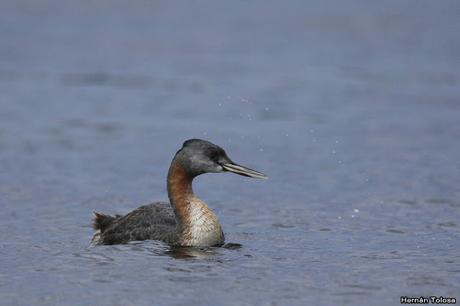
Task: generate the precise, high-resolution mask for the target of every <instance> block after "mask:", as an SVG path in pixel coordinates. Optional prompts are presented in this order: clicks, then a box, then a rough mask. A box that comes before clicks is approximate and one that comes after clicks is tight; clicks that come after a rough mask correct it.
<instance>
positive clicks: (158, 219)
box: [91, 202, 179, 245]
mask: <svg viewBox="0 0 460 306" xmlns="http://www.w3.org/2000/svg"><path fill="white" fill-rule="evenodd" d="M94 228H95V229H96V230H97V232H96V233H95V235H94V237H93V239H92V241H91V244H92V245H99V244H121V243H127V242H129V241H134V240H161V241H164V242H166V243H169V244H176V243H177V241H178V239H179V235H178V232H179V230H178V226H177V222H176V219H175V215H174V211H173V209H172V207H171V205H170V204H169V203H166V202H157V203H153V204H149V205H145V206H141V207H139V208H137V209H135V210H133V211H132V212H130V213H128V214H126V215H124V216H120V215H117V216H109V215H103V214H99V213H95V219H94Z"/></svg>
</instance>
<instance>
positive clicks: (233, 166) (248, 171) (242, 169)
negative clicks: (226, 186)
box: [222, 163, 268, 179]
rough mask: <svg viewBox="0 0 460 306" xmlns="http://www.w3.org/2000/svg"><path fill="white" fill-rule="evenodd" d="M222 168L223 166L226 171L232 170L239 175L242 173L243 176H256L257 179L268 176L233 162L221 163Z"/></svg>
mask: <svg viewBox="0 0 460 306" xmlns="http://www.w3.org/2000/svg"><path fill="white" fill-rule="evenodd" d="M222 168H224V169H225V170H227V171H230V172H233V173H236V174H239V175H243V176H249V177H253V178H258V179H267V178H268V176H266V175H265V174H263V173H262V172H259V171H256V170H252V169H250V168H247V167H244V166H240V165H237V164H234V163H226V164H223V165H222Z"/></svg>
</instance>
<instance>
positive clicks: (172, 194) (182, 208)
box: [168, 160, 194, 225]
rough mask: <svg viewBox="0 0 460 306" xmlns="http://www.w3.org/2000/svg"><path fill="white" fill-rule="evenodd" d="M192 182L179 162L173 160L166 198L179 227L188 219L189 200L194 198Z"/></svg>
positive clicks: (191, 178)
mask: <svg viewBox="0 0 460 306" xmlns="http://www.w3.org/2000/svg"><path fill="white" fill-rule="evenodd" d="M192 180H193V177H191V176H190V175H189V174H188V173H187V171H186V170H185V168H184V167H183V166H182V165H181V164H180V162H179V161H177V160H173V162H172V164H171V167H170V168H169V173H168V196H169V200H170V202H171V206H172V207H173V209H174V213H175V214H176V218H177V221H178V222H179V224H180V225H183V224H184V223H185V222H186V221H187V220H188V218H189V214H190V212H189V206H190V200H191V199H192V198H193V197H194V194H193V190H192Z"/></svg>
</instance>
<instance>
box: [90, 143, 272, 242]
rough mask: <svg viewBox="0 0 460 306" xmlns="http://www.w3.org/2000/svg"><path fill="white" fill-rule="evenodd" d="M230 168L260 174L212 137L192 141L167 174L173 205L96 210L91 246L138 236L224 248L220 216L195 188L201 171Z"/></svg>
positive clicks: (125, 240)
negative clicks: (111, 211)
mask: <svg viewBox="0 0 460 306" xmlns="http://www.w3.org/2000/svg"><path fill="white" fill-rule="evenodd" d="M226 171H230V172H233V173H236V174H239V175H244V176H248V177H253V178H267V176H266V175H265V174H263V173H261V172H258V171H255V170H252V169H249V168H247V167H243V166H240V165H237V164H235V163H234V162H233V161H232V160H231V159H230V158H229V157H228V156H227V154H226V153H225V151H224V150H223V149H222V148H221V147H219V146H217V145H215V144H212V143H211V142H209V141H205V140H201V139H189V140H187V141H185V142H184V144H183V145H182V148H181V149H180V150H179V151H177V153H176V155H175V156H174V158H173V160H172V162H171V166H170V167H169V172H168V179H167V185H168V197H169V201H170V202H171V204H169V203H165V202H157V203H153V204H150V205H146V206H141V207H139V208H137V209H135V210H133V211H132V212H130V213H128V214H127V215H124V216H120V215H115V216H110V215H105V214H100V213H96V212H95V213H94V214H95V217H94V223H93V227H94V229H95V230H97V231H96V233H95V234H94V236H93V239H92V240H91V245H101V244H122V243H127V242H129V241H134V240H161V241H164V242H166V243H168V244H170V245H173V246H197V247H207V246H220V245H223V244H224V233H223V231H222V228H221V226H220V224H219V220H218V218H217V216H216V214H215V213H214V212H213V211H212V210H211V209H210V208H209V207H208V205H206V203H205V202H203V201H202V200H200V199H199V198H198V197H197V196H196V195H195V194H194V193H193V190H192V181H193V179H194V178H195V177H196V176H198V175H200V174H203V173H218V172H226Z"/></svg>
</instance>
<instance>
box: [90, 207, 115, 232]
mask: <svg viewBox="0 0 460 306" xmlns="http://www.w3.org/2000/svg"><path fill="white" fill-rule="evenodd" d="M118 217H120V216H119V215H115V216H110V215H105V214H101V213H98V212H94V220H93V228H94V229H95V230H100V231H101V232H103V231H104V230H105V229H106V228H107V227H109V226H110V224H112V222H113V221H114V220H115V219H117V218H118Z"/></svg>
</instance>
